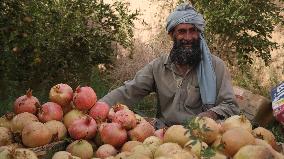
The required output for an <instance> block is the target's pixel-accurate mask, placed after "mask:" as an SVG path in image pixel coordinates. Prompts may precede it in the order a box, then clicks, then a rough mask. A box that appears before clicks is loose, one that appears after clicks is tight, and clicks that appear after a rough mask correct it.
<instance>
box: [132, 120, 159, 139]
mask: <svg viewBox="0 0 284 159" xmlns="http://www.w3.org/2000/svg"><path fill="white" fill-rule="evenodd" d="M154 132H155V128H154V127H153V126H152V125H151V124H150V123H148V122H147V121H144V122H141V123H139V124H138V125H137V126H136V127H135V128H134V129H132V130H130V131H128V134H129V136H130V139H131V140H136V141H140V142H143V141H144V140H145V139H146V138H147V137H149V136H153V135H154Z"/></svg>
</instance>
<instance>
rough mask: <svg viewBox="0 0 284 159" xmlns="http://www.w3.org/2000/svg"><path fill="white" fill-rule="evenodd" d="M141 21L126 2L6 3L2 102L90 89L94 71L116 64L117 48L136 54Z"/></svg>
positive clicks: (1, 22) (1, 24) (0, 15)
mask: <svg viewBox="0 0 284 159" xmlns="http://www.w3.org/2000/svg"><path fill="white" fill-rule="evenodd" d="M137 15H138V12H133V13H132V12H130V11H129V8H128V6H127V5H126V4H125V3H123V2H115V3H114V4H113V5H110V4H105V3H104V2H103V1H102V0H76V1H73V0H71V1H70V0H45V1H37V0H2V1H0V90H1V93H0V97H2V98H4V99H5V98H8V97H9V96H10V95H11V94H15V93H16V92H17V91H18V90H22V92H24V90H25V89H27V88H29V87H30V88H32V89H34V90H36V91H41V92H42V94H44V95H45V96H46V93H47V92H48V91H49V89H50V87H51V86H52V85H55V84H57V83H59V82H66V83H68V84H70V85H71V86H73V87H75V86H77V85H79V84H90V79H91V76H92V70H93V68H94V66H96V65H97V64H100V63H105V64H108V63H112V61H113V59H114V58H115V56H116V55H115V52H114V51H113V44H116V43H118V44H120V45H122V46H124V47H125V48H131V46H132V37H133V32H132V29H133V25H134V24H133V21H134V20H135V19H136V17H137ZM22 92H20V93H22ZM17 95H19V93H17ZM12 96H13V95H12Z"/></svg>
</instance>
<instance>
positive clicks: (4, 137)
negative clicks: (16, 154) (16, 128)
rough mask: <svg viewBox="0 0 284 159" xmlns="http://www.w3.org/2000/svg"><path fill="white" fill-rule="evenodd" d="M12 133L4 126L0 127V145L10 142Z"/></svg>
mask: <svg viewBox="0 0 284 159" xmlns="http://www.w3.org/2000/svg"><path fill="white" fill-rule="evenodd" d="M12 142H13V134H12V132H11V131H10V130H9V129H8V128H5V127H0V146H6V145H9V144H12Z"/></svg>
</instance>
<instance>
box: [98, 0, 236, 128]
mask: <svg viewBox="0 0 284 159" xmlns="http://www.w3.org/2000/svg"><path fill="white" fill-rule="evenodd" d="M204 27H205V21H204V19H203V17H202V15H201V14H199V13H198V12H197V11H196V10H195V9H194V8H193V7H192V6H191V5H190V4H185V3H184V4H181V5H179V6H178V7H177V8H176V9H175V11H173V12H172V13H171V14H170V15H169V17H168V18H167V26H166V30H167V32H168V34H169V36H170V37H171V39H172V40H173V48H172V50H171V51H170V53H169V54H166V55H163V56H161V57H159V58H156V59H154V60H153V61H152V62H150V63H149V64H147V65H146V66H145V67H144V68H142V69H141V70H139V71H138V72H137V73H136V75H135V77H134V79H132V80H130V81H126V82H125V83H124V85H123V86H121V87H119V88H117V89H115V90H113V91H111V92H110V93H108V94H107V95H106V96H104V97H103V98H102V99H100V101H104V102H106V103H107V104H109V105H110V106H112V105H115V104H116V103H122V104H125V105H127V106H131V105H133V104H134V103H136V102H137V101H139V100H141V99H142V98H143V97H145V96H147V95H148V94H150V93H151V92H156V95H157V101H158V102H157V114H156V117H157V118H158V119H160V121H162V122H163V123H164V124H165V125H167V126H171V125H174V124H182V123H183V122H185V121H186V120H188V119H189V118H191V117H194V116H196V115H198V116H206V117H210V118H212V119H214V120H219V119H225V118H228V117H230V116H232V115H235V114H239V108H238V106H237V105H236V102H235V97H234V93H233V89H232V84H231V78H230V75H229V72H228V70H227V68H226V66H225V64H224V62H223V61H222V60H221V59H220V58H218V57H216V56H215V55H212V54H211V53H210V51H209V49H208V46H207V43H206V41H205V39H204V34H203V32H204ZM130 109H131V107H130Z"/></svg>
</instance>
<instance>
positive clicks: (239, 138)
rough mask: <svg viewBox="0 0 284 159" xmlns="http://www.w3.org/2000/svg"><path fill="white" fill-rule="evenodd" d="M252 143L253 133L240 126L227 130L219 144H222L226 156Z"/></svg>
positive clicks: (253, 141) (232, 154)
mask: <svg viewBox="0 0 284 159" xmlns="http://www.w3.org/2000/svg"><path fill="white" fill-rule="evenodd" d="M254 143H255V139H254V137H253V135H252V134H251V133H250V132H248V131H247V130H245V129H243V128H241V127H235V128H232V129H229V130H227V131H226V132H225V133H224V134H223V135H222V138H221V144H223V145H224V149H223V152H224V154H225V155H227V156H234V155H235V153H237V152H238V150H239V149H240V148H241V147H243V146H245V145H251V144H254Z"/></svg>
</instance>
